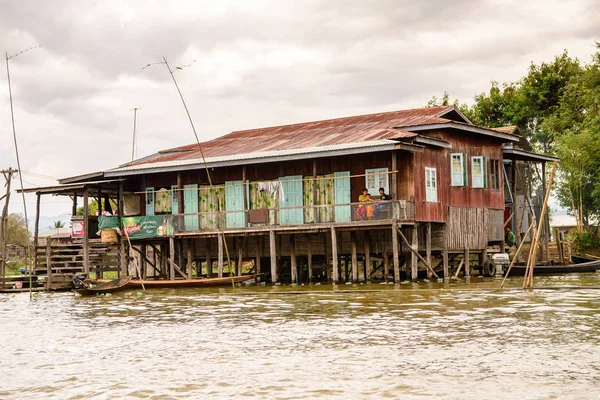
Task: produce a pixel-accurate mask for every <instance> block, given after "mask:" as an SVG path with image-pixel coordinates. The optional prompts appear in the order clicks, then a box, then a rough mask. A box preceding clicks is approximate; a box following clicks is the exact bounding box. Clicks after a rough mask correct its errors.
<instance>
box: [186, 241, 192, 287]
mask: <svg viewBox="0 0 600 400" xmlns="http://www.w3.org/2000/svg"><path fill="white" fill-rule="evenodd" d="M186 244H187V249H186V250H187V268H186V270H187V274H188V278H189V279H192V275H193V273H192V269H193V268H194V267H193V261H194V252H193V249H192V240H191V239H188V240H186Z"/></svg>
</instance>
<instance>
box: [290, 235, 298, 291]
mask: <svg viewBox="0 0 600 400" xmlns="http://www.w3.org/2000/svg"><path fill="white" fill-rule="evenodd" d="M296 261H297V260H296V238H295V237H294V234H293V233H292V234H291V235H290V269H291V271H290V272H291V273H290V277H291V279H292V283H293V284H294V283H298V264H297V262H296Z"/></svg>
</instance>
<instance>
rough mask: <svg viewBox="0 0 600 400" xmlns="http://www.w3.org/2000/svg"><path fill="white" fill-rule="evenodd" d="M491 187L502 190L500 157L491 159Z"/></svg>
mask: <svg viewBox="0 0 600 400" xmlns="http://www.w3.org/2000/svg"><path fill="white" fill-rule="evenodd" d="M494 172H495V174H494ZM490 189H491V190H500V160H498V159H492V160H490Z"/></svg>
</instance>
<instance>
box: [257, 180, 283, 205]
mask: <svg viewBox="0 0 600 400" xmlns="http://www.w3.org/2000/svg"><path fill="white" fill-rule="evenodd" d="M258 190H259V191H261V192H268V193H269V194H270V195H271V197H273V198H276V197H277V196H279V201H284V200H285V193H284V192H283V185H282V184H281V182H280V181H268V182H258Z"/></svg>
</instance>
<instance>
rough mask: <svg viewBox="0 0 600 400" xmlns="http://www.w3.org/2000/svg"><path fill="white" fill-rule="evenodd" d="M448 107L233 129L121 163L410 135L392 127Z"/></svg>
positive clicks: (422, 121) (427, 120) (424, 119)
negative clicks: (204, 139)
mask: <svg viewBox="0 0 600 400" xmlns="http://www.w3.org/2000/svg"><path fill="white" fill-rule="evenodd" d="M452 110H454V108H453V107H451V106H444V107H427V108H416V109H412V110H400V111H391V112H384V113H377V114H368V115H359V116H354V117H344V118H336V119H329V120H323V121H315V122H305V123H299V124H292V125H283V126H274V127H269V128H261V129H249V130H243V131H234V132H232V133H230V134H228V135H225V136H221V137H218V138H216V139H213V140H210V141H208V142H203V143H200V144H190V145H186V146H181V147H176V148H172V149H168V150H162V151H160V152H158V153H157V154H155V155H153V156H151V157H147V158H145V159H141V160H136V161H133V162H131V163H127V164H125V165H124V166H131V165H138V164H148V163H152V164H156V163H158V162H165V161H177V160H191V159H198V158H201V151H200V150H202V152H203V153H204V156H205V157H208V158H212V157H222V156H232V155H239V154H252V153H259V152H265V151H283V150H291V149H309V148H316V147H321V146H330V145H338V144H345V143H361V142H367V141H373V140H380V139H396V140H399V139H407V138H413V137H415V136H417V135H416V134H414V133H412V132H407V131H403V130H400V129H393V128H399V127H410V126H416V125H427V124H438V123H444V122H448V121H450V120H449V119H446V118H443V117H442V116H443V115H444V114H445V113H448V112H449V111H452Z"/></svg>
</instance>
